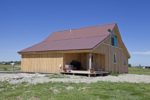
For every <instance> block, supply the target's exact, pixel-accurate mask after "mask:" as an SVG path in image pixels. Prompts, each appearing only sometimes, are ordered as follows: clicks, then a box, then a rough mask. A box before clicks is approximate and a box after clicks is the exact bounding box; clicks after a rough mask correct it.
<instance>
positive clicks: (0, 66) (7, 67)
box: [0, 64, 20, 71]
mask: <svg viewBox="0 0 150 100" xmlns="http://www.w3.org/2000/svg"><path fill="white" fill-rule="evenodd" d="M19 70H20V65H15V67H14V71H19ZM0 71H13V67H12V66H11V65H3V64H0Z"/></svg>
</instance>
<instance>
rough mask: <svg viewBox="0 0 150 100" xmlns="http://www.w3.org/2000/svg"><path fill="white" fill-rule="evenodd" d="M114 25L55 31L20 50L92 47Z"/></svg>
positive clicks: (103, 37) (107, 33)
mask: <svg viewBox="0 0 150 100" xmlns="http://www.w3.org/2000/svg"><path fill="white" fill-rule="evenodd" d="M114 26H115V24H108V25H103V26H93V27H86V28H80V29H73V30H65V31H59V32H54V33H53V34H51V35H50V36H49V37H48V38H47V39H45V40H44V41H43V42H41V43H39V44H36V45H33V46H32V47H29V48H27V49H24V50H22V51H20V53H23V52H32V51H51V50H80V49H92V48H93V47H95V46H96V45H97V44H98V43H100V42H101V41H103V40H104V39H105V38H106V37H107V36H108V35H109V34H110V33H109V32H108V29H111V30H112V29H113V28H114Z"/></svg>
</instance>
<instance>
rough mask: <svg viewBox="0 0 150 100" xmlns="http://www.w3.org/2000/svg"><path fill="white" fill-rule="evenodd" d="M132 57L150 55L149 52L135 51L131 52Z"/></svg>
mask: <svg viewBox="0 0 150 100" xmlns="http://www.w3.org/2000/svg"><path fill="white" fill-rule="evenodd" d="M132 54H134V55H150V51H136V52H132Z"/></svg>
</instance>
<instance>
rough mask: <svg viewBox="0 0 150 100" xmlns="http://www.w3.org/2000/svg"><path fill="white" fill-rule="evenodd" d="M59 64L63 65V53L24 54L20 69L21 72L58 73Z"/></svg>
mask: <svg viewBox="0 0 150 100" xmlns="http://www.w3.org/2000/svg"><path fill="white" fill-rule="evenodd" d="M60 65H63V55H62V54H59V53H58V54H56V53H49V54H24V55H22V63H21V70H22V71H23V72H43V73H58V72H59V71H60V68H59V67H60Z"/></svg>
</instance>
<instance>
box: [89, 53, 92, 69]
mask: <svg viewBox="0 0 150 100" xmlns="http://www.w3.org/2000/svg"><path fill="white" fill-rule="evenodd" d="M91 69H92V53H89V70H91Z"/></svg>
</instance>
